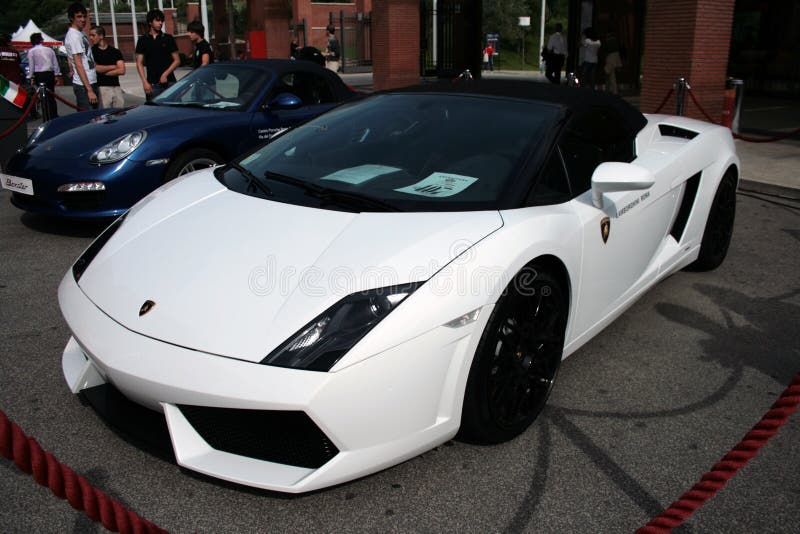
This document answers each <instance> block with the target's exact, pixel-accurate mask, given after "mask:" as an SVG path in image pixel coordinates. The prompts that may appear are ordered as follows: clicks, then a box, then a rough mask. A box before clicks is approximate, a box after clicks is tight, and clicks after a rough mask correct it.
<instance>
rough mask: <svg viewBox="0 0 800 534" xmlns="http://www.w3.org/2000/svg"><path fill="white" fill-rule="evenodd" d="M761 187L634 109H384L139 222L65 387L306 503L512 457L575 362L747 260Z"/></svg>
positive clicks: (112, 249)
mask: <svg viewBox="0 0 800 534" xmlns="http://www.w3.org/2000/svg"><path fill="white" fill-rule="evenodd" d="M738 179H739V160H738V158H737V156H736V152H735V148H734V144H733V141H732V138H731V134H730V131H729V130H727V129H724V128H721V127H718V126H714V125H712V124H708V123H705V122H699V121H695V120H690V119H687V118H681V117H672V116H665V115H649V116H648V115H642V114H641V113H639V112H638V111H636V110H635V109H633V108H632V107H631V106H629V105H628V104H627V103H625V102H624V101H623V100H621V99H618V98H617V97H613V96H611V95H606V94H602V93H598V92H589V91H585V90H581V89H566V88H559V87H554V86H549V85H540V84H531V83H524V82H502V81H482V82H481V81H476V82H470V83H463V84H456V85H453V84H446V85H435V84H434V85H427V86H421V87H416V88H406V89H402V90H396V91H389V92H384V93H379V94H376V95H373V96H370V97H368V98H366V99H364V100H361V101H359V102H355V103H352V104H346V105H344V106H342V107H339V108H336V109H334V110H333V111H331V112H328V113H326V114H324V115H322V116H320V117H318V118H316V119H313V120H311V121H310V122H307V123H305V124H304V125H302V126H300V127H297V128H295V129H293V130H290V131H287V132H285V133H283V134H281V135H278V136H277V137H275V138H273V139H272V140H271V141H270V142H268V143H267V144H265V145H263V146H262V147H260V148H258V149H257V150H255V151H252V152H250V153H248V154H245V155H244V156H242V157H241V158H239V159H237V160H235V161H233V162H232V163H230V164H228V165H225V166H221V167H216V168H212V169H206V170H202V171H199V172H196V173H193V174H189V175H186V176H184V177H180V178H178V179H176V180H175V181H173V182H170V183H169V184H167V185H165V186H164V187H162V188H161V189H158V190H157V191H155V192H153V193H152V194H151V195H149V196H148V197H146V198H145V199H144V200H142V201H141V202H139V203H138V204H137V205H136V206H134V207H133V208H132V209H131V210H130V211H129V212H128V213H127V214H126V215H125V216H123V217H121V218H119V219H118V220H117V221H116V222H114V223H113V224H112V225H111V226H110V227H109V228H108V229H107V230H106V231H105V232H104V233H103V234H102V235H101V236H100V237H98V239H97V240H96V241H95V242H94V243H93V244H92V245H91V246H90V247H89V248H88V249H87V250H86V251H85V252H84V253H83V255H82V256H81V257H80V258H79V259H78V260H77V262H76V263H75V265H74V266H73V268H72V269H71V271H70V272H68V273H67V274H66V276H65V277H64V280H63V281H62V283H61V286H60V289H59V301H60V305H61V309H62V311H63V314H64V317H65V318H66V321H67V323H68V325H69V328H70V330H71V332H72V338H71V339H70V340H69V342H68V344H67V346H66V348H65V350H64V354H63V370H64V375H65V377H66V380H67V383H68V384H69V387H70V388H71V389H72V391H73V392H75V393H78V392H82V394H83V395H84V396H85V397H86V398H88V399H89V400H90V401H91V402H92V403H93V404H94V405H95V407H96V408H97V409H98V410H100V411H102V412H103V413H104V414H105V415H107V416H109V417H111V418H112V420H113V419H114V416H116V419H117V420H118V421H119V420H122V423H121V424H122V425H123V426H125V424H127V426H128V430H129V431H139V432H140V433H141V432H142V431H143V429H147V430H148V431H150V430H152V432H156V433H157V432H158V431H159V428H161V431H162V432H163V433H164V436H165V437H166V436H167V435H168V441H169V442H171V448H172V450H173V451H174V455H175V459H176V460H177V462H178V463H179V464H180V465H182V466H185V467H187V468H189V469H192V470H195V471H199V472H202V473H205V474H208V475H211V476H213V477H219V478H221V479H225V480H229V481H233V482H237V483H240V484H246V485H251V486H256V487H260V488H267V489H271V490H277V491H282V492H292V493H295V492H305V491H309V490H315V489H318V488H322V487H325V486H330V485H332V484H337V483H341V482H345V481H348V480H351V479H354V478H357V477H360V476H363V475H367V474H369V473H373V472H375V471H378V470H380V469H384V468H386V467H389V466H391V465H394V464H397V463H399V462H401V461H403V460H406V459H408V458H411V457H413V456H415V455H417V454H420V453H421V452H423V451H426V450H428V449H431V448H433V447H435V446H437V445H439V444H441V443H443V442H445V441H447V440H449V439H451V438H453V437H454V436H456V435H457V434H460V436H462V437H463V438H464V439H466V440H470V441H474V442H483V443H487V442H488V443H492V442H501V441H504V440H509V439H511V438H513V437H514V436H516V435H518V434H519V433H521V432H523V431H524V430H525V429H526V428H528V426H529V425H530V424H531V423H532V422H533V420H534V419H535V418H536V416H537V415H538V414H539V412H540V411H541V410H542V408H543V406H544V404H545V402H546V400H547V397H548V395H549V393H550V390H551V388H552V387H553V381H554V379H555V377H556V371H557V369H558V366H559V363H560V362H561V360H562V358H564V357H566V356H568V355H569V354H570V353H572V352H574V351H575V350H577V349H578V348H579V347H580V346H581V345H583V344H584V343H586V342H587V341H588V340H589V339H590V338H592V336H594V335H595V334H597V333H598V332H599V331H600V330H602V329H603V328H604V327H605V326H606V325H608V324H609V323H610V322H611V321H612V320H613V319H614V318H615V317H617V316H618V315H620V314H621V313H622V312H623V311H624V310H625V309H626V308H627V307H628V306H630V305H631V304H632V303H633V302H634V301H635V300H636V299H637V298H638V297H639V296H641V295H642V294H643V293H644V292H645V291H646V290H647V289H648V288H650V287H652V286H653V284H655V283H657V282H658V281H659V280H660V279H663V278H664V277H666V276H669V275H670V274H671V273H674V272H675V271H677V270H679V269H682V268H684V267H687V266H691V267H694V268H696V269H700V270H705V269H713V268H715V267H716V266H718V265H719V264H720V263H721V262H722V261H723V259H724V257H725V255H726V252H727V249H728V244H729V242H730V238H731V232H732V228H733V221H734V211H735V201H736V187H737V183H738ZM140 412H141V413H145V414H149V415H148V417H149V419H150V420H155V422H156V424H154V425H151V426H152V428H151V426H143V425H140V424H139V423H138V422H136V421H139V419H137V417H139V414H140ZM132 422H134V423H132ZM164 422H166V425H164ZM159 424H160V427H159ZM166 429H168V434H167V430H166Z"/></svg>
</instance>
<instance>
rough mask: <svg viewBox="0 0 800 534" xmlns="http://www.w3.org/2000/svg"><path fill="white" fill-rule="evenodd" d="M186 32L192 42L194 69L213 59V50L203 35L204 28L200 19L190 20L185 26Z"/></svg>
mask: <svg viewBox="0 0 800 534" xmlns="http://www.w3.org/2000/svg"><path fill="white" fill-rule="evenodd" d="M186 33H188V34H189V39H190V40H191V41H192V42H193V43H194V55H193V56H192V58H193V59H192V67H193V68H195V69H196V68H198V67H202V66H204V65H208V64H209V63H211V62H212V61H214V50H212V49H211V45H210V44H208V41H206V40H205V38H204V37H203V36H204V35H205V33H206V29H205V27H204V26H203V25H202V24H201V23H200V21H197V20H193V21H192V22H190V23H189V24H188V25H187V26H186Z"/></svg>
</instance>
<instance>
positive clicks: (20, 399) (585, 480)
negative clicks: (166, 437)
mask: <svg viewBox="0 0 800 534" xmlns="http://www.w3.org/2000/svg"><path fill="white" fill-rule="evenodd" d="M346 76H349V75H346ZM353 76H355V75H353ZM362 82H363V80H362ZM359 83H361V82H359ZM364 83H366V82H364ZM64 89H66V90H68V91H69V89H68V88H62V90H64ZM66 94H68V95H69V94H70V93H69V92H68V93H66ZM746 105H747V101H746ZM776 105H778V106H781V109H779V110H766V111H765V110H763V109H761V110H760V111H759V108H764V107H775V106H776ZM783 106H785V104H783V103H780V104H769V103H767V104H763V103H762V104H760V105H759V106H752V107H746V111H745V115H744V117H745V118H746V119H745V120H755V119H754V117H756V116H758V117H764V116H765V115H764V113H766V112H775V111H777V112H778V113H779V115H780V116H781V117H783V116H785V115H788V114H790V113H792V111H791V110H792V109H794V108H793V107H792V105H791V104H789V105H788V109H789V111H787V108H786V107H783ZM762 124H763V125H766V126H767V130H771V129H772V126H771V124H773V123H771V122H769V121H768V120H765V121H764V122H763V123H762ZM795 127H797V125H795ZM737 147H738V148H739V151H740V155H741V158H742V163H743V175H744V177H745V178H746V179H748V180H751V181H752V182H753V183H754V184H757V187H758V188H759V190H761V191H763V190H764V189H763V188H764V187H765V186H764V184H769V183H771V182H772V181H787V183H786V184H783V183H779V184H776V186H777V187H778V188H779V189H778V192H779V193H780V194H781V195H783V196H786V195H785V194H784V193H787V192H792V191H793V190H794V188H795V187H797V182H796V181H794V182H792V180H797V174H796V169H797V168H798V164H800V143H798V142H797V141H783V142H781V143H771V144H766V145H761V144H759V145H752V144H743V143H742V142H737ZM8 196H9V195H8V193H7V192H5V191H3V192H0V319H2V320H0V338H1V339H2V340H3V341H4V342H3V343H2V344H1V345H0V409H2V410H3V411H4V412H5V413H6V414H7V415H8V416H9V417H10V418H12V419H13V420H14V421H15V422H17V423H19V424H20V425H21V426H22V427H23V429H24V430H25V431H26V432H28V433H29V434H30V435H32V436H33V437H35V438H36V439H37V440H38V441H39V443H41V445H42V446H43V447H44V448H45V449H47V450H49V451H52V452H53V453H54V454H55V456H56V457H57V458H59V459H60V460H62V461H64V462H65V463H66V464H68V465H70V466H71V467H72V468H74V469H75V470H76V471H77V472H78V473H80V474H81V475H83V476H85V477H87V478H88V479H89V480H90V481H91V482H92V483H93V484H94V485H96V486H97V487H98V488H100V489H102V490H103V491H105V492H107V493H109V494H110V495H112V496H114V497H115V498H117V499H119V500H120V501H121V502H123V504H125V505H126V506H129V507H131V508H132V509H133V510H135V511H136V512H138V513H140V514H142V515H143V516H145V517H147V518H149V519H152V520H154V521H155V522H156V523H158V524H159V525H161V526H163V527H165V528H168V529H169V530H171V531H175V532H219V531H224V532H275V531H289V532H301V531H302V532H316V531H325V532H336V531H341V532H364V531H374V532H412V531H413V532H419V531H423V532H487V531H490V532H519V531H524V532H631V531H633V530H634V529H635V528H636V527H638V526H640V525H642V524H644V523H645V522H646V521H647V520H648V519H649V518H650V517H652V516H654V515H655V514H657V513H658V512H659V511H660V510H661V509H662V508H663V507H665V506H667V505H669V504H670V503H671V502H672V501H673V500H674V499H675V498H677V497H678V496H679V495H680V494H681V493H683V492H684V491H685V490H687V489H688V488H689V487H691V485H692V484H693V483H694V482H696V481H697V479H698V478H699V476H700V475H701V474H702V473H703V472H705V471H706V470H707V469H709V468H710V467H711V465H713V464H714V462H716V461H717V460H718V459H720V458H721V457H722V456H723V455H724V454H725V453H726V452H727V451H728V450H729V449H730V448H731V447H732V446H733V445H735V444H736V443H737V442H738V441H739V440H740V439H741V438H742V436H743V435H744V434H745V433H746V432H747V431H748V430H749V429H750V428H751V427H752V425H753V424H754V423H755V422H756V421H758V419H759V418H760V417H761V416H762V415H763V414H764V412H766V410H767V409H768V408H769V406H770V405H771V404H772V403H773V402H774V401H775V399H776V398H777V396H778V395H779V394H780V393H781V391H782V390H783V389H784V388H785V387H786V385H787V384H788V383H789V382H790V380H791V379H792V377H793V376H794V374H795V373H797V372H798V371H800V348H799V345H798V341H797V340H798V339H799V336H800V327H799V326H798V325H800V278H798V276H797V268H798V265H800V203H798V202H796V201H792V200H789V199H786V198H780V197H776V196H769V195H764V194H754V193H749V192H747V191H741V192H740V194H739V196H738V200H739V203H738V210H737V222H736V229H735V233H734V240H733V243H732V246H731V250H730V253H729V257H728V259H727V261H726V262H725V264H723V266H722V267H721V268H720V269H718V270H717V271H715V272H712V273H705V274H701V273H689V272H681V273H678V274H676V275H674V276H672V277H670V278H669V279H667V280H665V281H663V282H662V283H661V284H659V285H658V286H657V287H656V288H654V289H653V290H652V291H651V292H650V293H648V294H647V295H645V296H644V297H643V298H642V299H641V300H640V301H639V302H637V303H636V304H635V305H634V306H633V307H632V308H631V309H630V310H628V311H627V312H626V313H625V314H624V315H623V316H622V317H620V318H619V319H618V320H617V321H616V322H615V323H613V324H612V325H611V326H609V327H608V328H607V329H606V330H605V331H604V332H602V333H601V334H600V335H599V336H598V337H597V338H595V339H594V340H592V341H591V342H590V343H589V344H587V345H586V346H585V347H583V348H582V349H581V350H580V351H578V352H577V353H576V354H574V355H573V356H571V357H570V358H568V359H567V360H566V361H565V362H564V364H563V366H562V368H561V372H560V375H559V379H558V381H557V383H556V387H555V390H554V393H553V396H552V398H551V402H550V404H549V406H548V408H547V409H546V410H545V412H544V413H543V414H542V416H541V417H540V419H539V420H538V421H537V422H536V423H535V424H534V425H533V426H532V427H531V428H530V429H529V430H528V431H527V432H526V433H524V434H523V435H522V436H520V437H519V438H517V439H515V440H513V441H511V442H510V443H507V444H504V445H500V446H496V447H476V446H472V445H468V444H464V443H461V442H450V443H448V444H446V445H445V446H442V447H439V448H438V449H435V450H433V451H430V452H428V453H425V454H423V455H421V456H419V457H417V458H415V459H412V460H410V461H408V462H405V463H403V464H401V465H399V466H396V467H394V468H392V469H389V470H386V471H383V472H381V473H378V474H375V475H373V476H369V477H366V478H363V479H360V480H357V481H354V482H352V483H349V484H345V485H342V486H339V487H336V488H331V489H329V490H325V491H321V492H317V493H314V494H311V495H306V496H301V497H294V498H288V497H285V496H281V495H276V494H272V493H267V492H260V491H254V490H250V489H247V488H242V487H238V486H231V485H226V484H222V483H219V482H216V481H213V480H209V479H206V478H202V477H198V476H193V475H191V474H190V473H187V472H183V471H182V470H180V469H179V468H178V467H176V466H175V465H173V464H170V463H167V462H164V461H162V460H160V459H158V458H155V457H153V456H150V455H148V454H147V453H144V452H142V451H141V450H139V449H138V448H136V447H134V446H132V445H131V444H130V443H128V442H126V441H125V440H124V439H122V438H120V437H119V436H118V435H116V434H115V433H113V432H112V431H111V430H109V429H108V428H107V427H106V426H105V425H104V424H103V423H102V422H101V421H100V420H99V419H98V418H97V417H96V416H95V414H94V413H93V411H92V410H91V409H89V408H87V407H84V406H82V405H81V404H80V402H78V399H77V398H75V397H74V396H73V395H71V394H70V393H69V391H68V390H67V388H66V386H65V384H64V380H63V377H62V376H61V368H60V356H61V350H62V349H63V345H64V343H65V342H66V340H67V338H68V335H69V334H68V331H67V328H66V326H65V324H64V322H63V319H62V318H61V315H60V312H59V310H58V305H57V302H56V289H57V286H58V283H59V281H60V279H61V277H62V276H63V275H64V273H65V272H67V270H68V268H69V266H70V264H71V263H72V261H73V260H74V258H75V257H77V256H78V255H79V254H80V251H81V250H82V249H83V248H85V247H86V246H87V245H88V244H89V243H90V242H91V240H92V238H93V237H94V236H96V235H97V233H98V232H99V231H100V228H99V227H97V226H93V225H82V224H75V223H65V222H63V221H53V220H48V219H42V218H38V217H33V216H30V215H24V214H22V213H21V212H19V211H18V210H16V209H15V208H13V207H12V206H11V205H10V204H9V202H8ZM798 442H800V414H795V415H794V416H793V417H792V418H791V419H790V420H789V422H788V423H787V425H786V426H784V427H783V428H782V429H781V430H780V432H779V433H778V435H777V436H776V437H775V438H773V439H772V440H771V441H770V442H769V444H768V445H767V446H766V447H765V448H764V449H762V451H761V452H760V453H759V454H758V456H757V457H756V458H755V459H753V460H752V461H751V462H750V463H749V464H748V465H747V467H746V468H744V469H743V470H742V471H741V472H740V473H739V474H738V475H737V476H736V477H735V478H734V479H733V480H732V481H731V482H730V483H729V484H728V486H726V488H725V489H723V490H722V491H721V492H720V493H719V494H718V495H717V496H716V497H715V498H714V499H713V500H712V501H711V502H710V503H709V504H708V505H707V506H705V507H703V508H702V509H700V511H698V513H696V514H695V515H694V516H693V517H692V518H691V519H690V521H689V522H688V523H687V524H686V525H684V526H683V527H681V528H679V529H678V530H677V532H683V533H690V532H704V533H705V532H720V533H723V532H724V533H730V532H775V533H795V532H797V524H798V523H797V518H798V517H800V482H798V481H799V480H800V479H798V477H797V475H796V473H797V472H798V471H800V447H798V446H797V443H798ZM0 495H2V496H3V498H2V499H0V531H2V532H4V533H6V532H7V533H12V534H13V533H26V534H27V533H28V532H32V531H35V532H65V531H71V532H76V533H78V532H80V533H83V532H100V531H103V529H102V528H99V527H98V526H97V525H96V524H93V523H91V522H90V521H89V520H88V519H87V518H86V517H85V516H84V515H83V514H82V513H79V512H76V511H74V510H72V509H71V508H70V507H69V505H68V504H66V503H65V502H64V501H61V500H59V499H57V498H55V497H53V496H52V495H51V494H50V492H49V491H48V490H46V489H44V488H41V487H39V486H37V485H36V484H35V482H34V481H33V480H32V479H31V478H30V477H28V476H27V475H24V474H22V473H21V472H20V471H19V470H18V469H17V468H16V467H15V466H14V465H13V464H12V463H11V462H9V461H7V460H4V459H0Z"/></svg>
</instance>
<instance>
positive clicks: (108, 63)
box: [89, 25, 125, 108]
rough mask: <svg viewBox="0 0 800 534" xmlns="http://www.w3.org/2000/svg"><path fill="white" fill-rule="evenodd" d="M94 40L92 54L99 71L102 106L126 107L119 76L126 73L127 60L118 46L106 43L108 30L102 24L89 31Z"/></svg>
mask: <svg viewBox="0 0 800 534" xmlns="http://www.w3.org/2000/svg"><path fill="white" fill-rule="evenodd" d="M89 40H90V41H91V42H92V55H93V56H94V60H95V67H94V68H95V70H96V71H97V87H98V88H99V89H100V95H99V96H100V107H103V108H121V107H125V97H124V96H123V94H122V87H120V85H119V77H120V76H124V75H125V60H124V59H122V52H120V51H119V49H118V48H114V47H113V46H111V45H109V44H108V43H106V30H105V28H103V27H102V26H97V25H95V26H92V29H91V30H90V31H89Z"/></svg>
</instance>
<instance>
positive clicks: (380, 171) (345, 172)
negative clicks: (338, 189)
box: [320, 164, 400, 185]
mask: <svg viewBox="0 0 800 534" xmlns="http://www.w3.org/2000/svg"><path fill="white" fill-rule="evenodd" d="M399 170H400V169H398V168H397V167H389V166H386V165H372V164H367V165H359V166H358V167H350V168H349V169H342V170H340V171H336V172H333V173H331V174H329V175H327V176H323V177H322V178H320V180H336V181H337V182H345V183H348V184H353V185H358V184H362V183H364V182H367V181H369V180H372V179H373V178H377V177H378V176H382V175H384V174H389V173H391V172H396V171H399Z"/></svg>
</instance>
